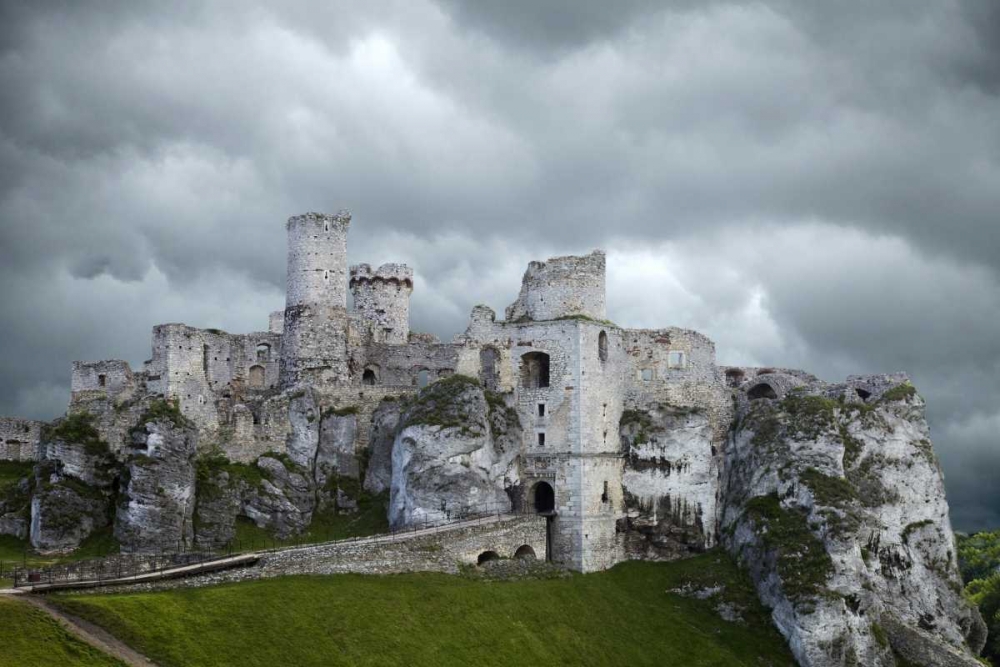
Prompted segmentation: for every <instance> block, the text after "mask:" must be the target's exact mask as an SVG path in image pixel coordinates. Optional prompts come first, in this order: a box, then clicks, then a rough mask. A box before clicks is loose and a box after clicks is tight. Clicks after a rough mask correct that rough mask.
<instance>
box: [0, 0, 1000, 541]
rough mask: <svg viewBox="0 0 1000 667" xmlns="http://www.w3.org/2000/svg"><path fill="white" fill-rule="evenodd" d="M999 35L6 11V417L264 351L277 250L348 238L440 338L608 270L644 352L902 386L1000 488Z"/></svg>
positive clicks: (658, 7) (81, 9) (275, 296)
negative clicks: (997, 442)
mask: <svg viewBox="0 0 1000 667" xmlns="http://www.w3.org/2000/svg"><path fill="white" fill-rule="evenodd" d="M998 15H1000V13H998V11H997V10H996V5H995V3H993V2H990V0H963V1H962V2H958V1H957V0H955V1H954V2H941V3H939V2H929V1H928V2H912V1H911V0H906V1H903V0H894V1H892V2H879V3H873V2H861V0H857V1H852V2H850V3H829V2H820V1H819V0H816V1H815V2H791V1H790V0H773V1H771V2H766V3H765V2H753V3H738V2H721V1H720V2H711V3H702V2H671V3H653V2H645V1H642V0H637V1H636V2H628V3H624V4H622V3H595V2H589V1H588V2H585V3H581V2H573V3H561V2H553V3H520V2H518V3H502V4H497V3H465V2H459V0H447V1H445V2H442V3H440V4H434V3H431V2H429V1H428V2H422V1H417V2H414V1H411V0H406V1H404V0H381V1H379V2H373V3H365V4H364V6H363V7H359V6H358V5H357V3H348V2H343V3H319V2H309V1H306V0H301V1H299V2H294V3H283V4H282V5H281V6H280V7H279V6H277V5H265V4H247V3H245V2H235V0H234V1H231V2H220V3H211V4H204V3H194V2H191V3H187V2H184V3H170V4H169V5H166V4H163V3H143V2H128V3H124V2H123V3H112V2H108V3H104V4H102V5H101V6H100V9H99V10H98V9H95V8H94V5H84V4H80V3H70V2H65V3H59V2H52V3H34V2H31V3H29V2H20V3H18V2H8V3H3V4H2V5H0V54H2V55H0V86H2V87H3V89H4V90H5V91H7V92H8V93H9V94H7V95H5V96H4V97H3V99H2V100H0V279H2V280H3V284H4V286H5V290H4V295H3V304H2V305H3V308H2V309H0V339H2V340H3V341H4V345H5V347H4V349H3V354H2V356H0V375H2V376H3V377H4V378H5V379H7V380H8V381H7V382H5V383H4V386H2V387H0V413H8V412H9V413H24V414H30V415H33V416H53V415H54V414H56V413H57V412H58V411H59V410H60V409H61V407H62V406H63V405H64V400H65V392H66V382H67V380H68V377H67V376H68V368H69V363H70V362H71V361H72V360H73V359H75V358H104V357H125V358H127V359H128V360H129V361H131V362H133V363H141V361H142V359H144V358H145V357H146V356H147V355H148V344H149V341H148V336H149V330H150V328H151V326H152V325H153V324H155V323H158V322H163V321H177V320H183V321H188V322H189V323H191V324H195V325H200V326H219V327H222V328H227V329H231V330H237V331H239V330H244V331H245V330H252V329H259V328H262V327H263V326H264V320H263V318H264V317H265V316H266V313H267V312H268V311H269V310H273V309H275V308H278V307H280V305H281V301H282V299H281V290H282V289H283V282H284V237H283V226H282V222H283V221H284V219H285V218H287V217H288V216H289V215H292V214H295V213H299V212H303V211H307V210H335V209H338V208H341V207H346V208H349V209H351V210H352V211H353V212H354V214H355V218H354V220H355V222H354V223H353V226H352V232H351V250H350V252H351V260H352V261H368V262H372V263H379V262H382V261H389V260H402V261H408V262H410V263H411V264H413V266H414V267H415V269H416V271H417V278H418V282H417V291H416V292H415V294H414V297H413V306H414V307H413V326H414V328H416V329H423V330H430V331H432V332H434V333H437V334H439V335H443V336H445V337H449V336H450V335H452V334H453V333H455V332H456V331H460V330H461V329H462V328H463V327H464V326H465V318H466V317H467V314H468V312H469V309H470V308H471V306H472V305H473V304H475V303H477V302H479V301H485V302H487V303H489V304H490V305H492V306H493V307H495V308H497V309H498V310H499V309H502V308H503V307H504V306H505V305H507V303H509V302H510V301H511V300H512V299H513V298H514V296H515V295H516V291H517V287H518V280H519V278H520V275H521V273H522V272H523V269H524V264H525V263H526V262H527V261H528V260H529V259H532V258H539V257H544V256H546V255H551V254H563V253H567V252H586V251H588V250H590V249H592V248H594V247H598V246H603V247H605V248H607V249H608V250H609V251H610V253H611V254H610V255H609V258H611V259H612V260H614V259H615V258H620V260H621V261H622V262H623V263H628V264H629V266H627V267H626V266H617V265H614V264H612V265H611V266H610V270H611V274H610V275H609V293H610V296H611V298H612V301H611V303H612V308H613V310H612V313H611V315H612V317H613V318H615V319H616V320H618V321H619V322H620V323H621V324H623V325H629V326H660V325H665V324H676V325H680V326H690V327H694V328H699V329H701V330H704V331H705V332H706V333H708V334H709V335H711V336H712V337H713V338H715V339H716V340H717V341H718V343H719V353H720V359H722V360H724V361H727V362H732V363H738V362H751V363H761V364H771V365H792V366H802V367H806V368H808V369H811V370H814V371H815V372H817V373H819V374H820V375H823V376H824V377H829V378H830V379H836V378H837V377H841V376H843V375H845V374H846V373H849V372H865V371H877V370H895V369H905V370H909V371H911V372H912V373H913V374H914V377H915V378H916V380H917V382H918V385H919V387H920V389H921V391H922V392H923V393H924V394H925V395H926V396H927V398H928V401H929V415H930V418H931V423H932V426H933V428H934V432H935V437H936V440H937V442H938V446H939V448H940V449H941V452H942V459H943V460H944V462H945V466H946V472H947V473H948V478H949V488H954V485H955V484H956V482H954V481H952V480H958V484H961V483H963V482H964V481H968V480H972V479H975V474H978V473H973V472H970V471H969V466H972V465H975V466H977V469H981V468H982V466H983V464H984V462H996V459H995V458H991V457H992V456H993V455H992V454H991V453H990V452H991V449H990V447H991V441H990V440H989V438H991V437H992V436H991V434H990V431H989V429H988V428H985V427H977V428H973V427H972V426H970V424H974V420H976V419H979V417H977V415H988V414H992V413H991V406H995V405H997V404H998V403H1000V384H998V381H997V379H996V378H998V377H1000V368H998V366H997V364H998V359H1000V349H998V347H997V343H996V341H997V339H998V337H997V335H996V332H997V331H1000V304H998V299H1000V296H998V294H1000V287H998V284H997V276H998V273H1000V260H998V259H997V255H996V252H995V249H996V248H997V247H1000V236H998V234H1000V225H997V211H998V210H1000V98H998V96H997V94H996V92H997V87H996V82H997V72H1000V66H998V54H1000V34H998V30H997V20H998V18H997V17H998ZM11 93H12V94H11ZM633 265H634V266H633ZM632 272H634V273H635V276H636V278H635V280H641V281H643V282H642V283H641V284H642V285H644V286H645V285H649V286H650V287H649V289H644V290H636V289H635V283H634V282H632V278H631V276H632V275H633V273H632ZM984 423H985V422H984ZM994 449H995V448H994ZM966 451H968V452H973V451H974V452H977V454H976V456H977V457H979V458H976V459H975V460H974V461H973V459H970V458H968V457H965V458H963V456H964V455H963V452H966ZM970 456H971V454H970ZM957 497H958V498H959V500H957V501H955V502H957V503H959V504H960V505H961V506H962V507H958V508H957V509H956V516H961V517H963V518H962V521H970V522H971V521H973V519H972V518H971V517H974V516H978V517H980V518H979V519H975V520H976V521H986V520H987V519H983V518H982V517H987V518H988V520H990V521H1000V516H996V514H990V513H989V512H987V511H986V510H983V508H982V503H986V506H988V505H989V503H993V507H1000V498H994V497H993V495H992V494H985V495H984V496H983V498H985V499H986V500H983V501H982V502H980V505H977V506H976V508H973V504H974V499H972V498H971V496H961V495H959V496H957ZM977 502H978V501H977ZM963 508H964V509H963ZM983 512H986V513H985V514H984V513H983ZM977 525H978V524H977Z"/></svg>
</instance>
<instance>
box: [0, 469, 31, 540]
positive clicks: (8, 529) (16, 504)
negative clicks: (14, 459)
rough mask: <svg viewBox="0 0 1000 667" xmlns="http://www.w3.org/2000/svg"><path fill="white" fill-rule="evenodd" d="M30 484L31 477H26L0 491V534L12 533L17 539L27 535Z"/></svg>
mask: <svg viewBox="0 0 1000 667" xmlns="http://www.w3.org/2000/svg"><path fill="white" fill-rule="evenodd" d="M32 486H33V485H32V479H31V478H27V477H26V478H24V479H21V480H20V481H18V482H17V483H16V484H13V485H11V486H10V487H9V488H7V489H6V491H5V492H4V493H0V535H13V536H14V537H16V538H17V539H19V540H23V539H24V538H25V537H27V536H28V526H29V525H30V523H31V489H32Z"/></svg>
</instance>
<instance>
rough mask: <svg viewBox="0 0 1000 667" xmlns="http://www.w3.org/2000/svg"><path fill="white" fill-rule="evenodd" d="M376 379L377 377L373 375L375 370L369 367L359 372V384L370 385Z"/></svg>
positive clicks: (373, 383) (372, 384)
mask: <svg viewBox="0 0 1000 667" xmlns="http://www.w3.org/2000/svg"><path fill="white" fill-rule="evenodd" d="M377 381H378V378H377V377H375V371H374V370H372V369H371V368H366V369H365V372H364V373H362V374H361V384H364V385H368V386H369V387H372V386H374V385H375V383H376V382H377Z"/></svg>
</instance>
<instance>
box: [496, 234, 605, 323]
mask: <svg viewBox="0 0 1000 667" xmlns="http://www.w3.org/2000/svg"><path fill="white" fill-rule="evenodd" d="M604 273H605V257H604V253H603V252H601V251H600V250H595V251H594V252H592V253H591V254H589V255H584V256H583V257H574V256H570V257H553V258H552V259H549V260H547V261H545V262H531V263H530V264H529V265H528V270H527V271H525V272H524V278H523V279H522V282H521V293H520V294H519V295H518V297H517V301H515V302H514V303H512V304H511V305H510V306H508V307H507V310H506V319H507V321H508V322H515V321H519V320H535V321H542V320H554V319H558V318H560V317H565V316H568V315H586V316H587V317H591V318H593V319H597V320H603V319H605V318H606V317H607V314H606V311H607V308H606V304H605V277H604Z"/></svg>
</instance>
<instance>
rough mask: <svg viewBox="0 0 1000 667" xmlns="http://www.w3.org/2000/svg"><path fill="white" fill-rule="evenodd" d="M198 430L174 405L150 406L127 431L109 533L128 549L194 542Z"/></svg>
mask: <svg viewBox="0 0 1000 667" xmlns="http://www.w3.org/2000/svg"><path fill="white" fill-rule="evenodd" d="M197 447H198V431H197V429H196V428H195V427H194V425H193V424H191V423H190V422H189V421H187V420H186V419H185V418H184V417H183V416H181V414H180V411H178V410H176V409H175V408H173V409H172V408H170V407H164V408H163V409H160V410H152V411H150V412H148V413H146V414H145V415H143V417H142V418H141V419H140V420H139V424H138V425H137V426H136V427H135V428H134V429H133V430H132V433H131V442H130V443H129V454H128V459H127V461H126V473H125V475H124V478H123V480H122V483H121V487H122V488H121V491H122V493H121V500H120V502H119V506H118V510H117V512H116V515H115V537H116V538H117V539H118V541H119V542H120V543H121V544H122V546H123V547H125V548H127V549H129V550H132V551H157V550H162V549H167V550H171V549H176V550H178V551H179V550H181V549H182V548H185V547H190V546H191V545H192V544H193V542H194V524H193V519H194V505H195V465H194V458H195V453H196V451H197Z"/></svg>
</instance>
